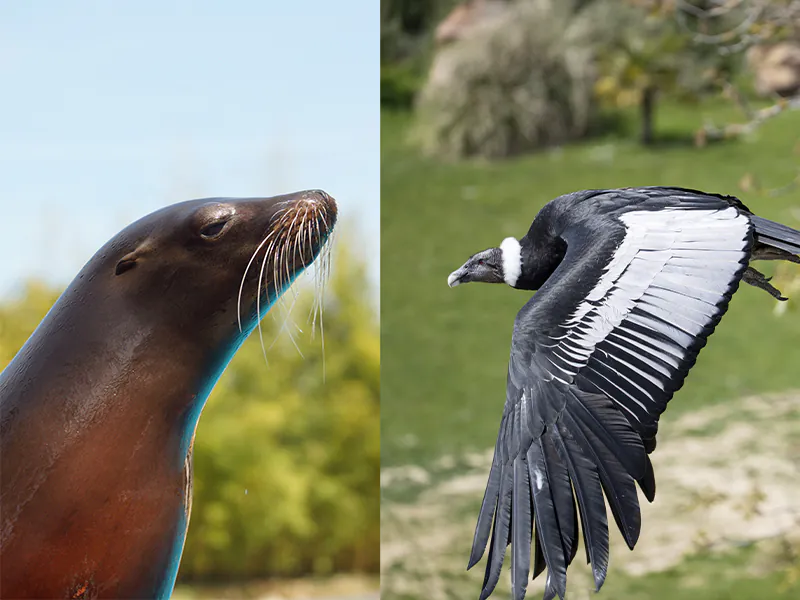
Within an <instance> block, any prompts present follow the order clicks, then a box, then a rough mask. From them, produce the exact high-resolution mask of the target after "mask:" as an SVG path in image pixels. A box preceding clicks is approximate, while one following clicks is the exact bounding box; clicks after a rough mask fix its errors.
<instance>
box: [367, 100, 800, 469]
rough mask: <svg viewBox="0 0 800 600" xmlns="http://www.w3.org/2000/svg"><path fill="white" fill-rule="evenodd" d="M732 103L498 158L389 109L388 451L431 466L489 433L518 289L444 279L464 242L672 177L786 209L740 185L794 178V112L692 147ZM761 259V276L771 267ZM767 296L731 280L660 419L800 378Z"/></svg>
mask: <svg viewBox="0 0 800 600" xmlns="http://www.w3.org/2000/svg"><path fill="white" fill-rule="evenodd" d="M624 114H625V116H626V117H627V118H628V119H629V120H635V118H636V115H635V114H632V113H631V112H630V111H627V112H625V113H624ZM736 114H737V112H736V109H735V108H734V107H732V106H729V105H727V104H723V103H720V102H717V103H704V104H702V103H701V104H698V105H696V106H691V107H689V106H683V105H676V104H674V103H665V104H664V106H663V110H662V115H661V119H660V121H661V128H662V131H663V134H664V138H665V139H669V140H671V141H670V143H669V144H667V143H666V142H665V143H664V144H662V145H659V146H656V147H653V148H647V149H643V148H642V147H640V146H639V145H638V144H635V143H632V142H627V141H620V140H618V139H614V138H612V137H607V138H605V139H599V140H593V141H592V142H581V143H577V144H573V145H570V146H567V147H565V148H563V149H559V150H554V151H550V152H545V153H540V154H536V155H531V156H526V157H522V158H518V159H514V160H509V161H503V162H499V163H492V164H482V163H481V164H474V163H458V164H447V163H441V162H439V161H436V160H432V159H428V158H425V157H423V156H421V155H420V154H419V153H418V151H417V150H416V149H415V148H413V147H410V146H409V145H408V143H407V140H406V137H407V132H408V128H409V126H410V125H411V119H410V118H409V117H408V116H407V115H405V114H394V113H384V114H383V118H382V124H381V144H382V147H381V196H382V222H383V226H382V230H381V235H382V243H383V247H384V248H387V249H391V251H386V252H384V253H383V256H382V261H383V263H382V266H383V272H384V273H391V277H386V276H384V278H383V281H382V283H381V298H382V317H381V338H382V341H383V359H384V360H383V368H382V384H381V385H382V393H381V395H382V404H381V415H382V427H383V431H382V462H383V464H384V465H409V464H414V465H423V466H426V467H432V466H434V465H436V464H438V463H437V461H438V460H439V459H440V458H441V457H442V456H450V457H459V456H461V455H463V453H464V452H466V451H468V450H476V451H484V450H485V449H487V448H490V447H491V446H492V445H493V443H494V441H495V438H496V435H497V426H498V423H499V419H500V414H501V412H502V406H503V400H504V397H505V396H504V393H505V378H506V370H507V363H508V348H509V343H510V339H511V327H512V324H513V321H514V317H515V315H516V313H517V311H518V310H519V309H520V308H521V307H522V305H523V304H524V302H525V301H526V300H527V299H528V297H529V296H528V295H527V294H526V293H524V292H519V291H517V290H511V289H508V288H504V287H503V286H490V285H483V286H481V285H467V286H462V287H458V288H456V289H449V288H448V287H447V284H446V279H447V275H448V273H450V272H451V271H452V270H454V269H455V268H457V267H458V266H460V265H461V264H462V263H463V262H464V260H465V259H466V258H467V257H468V256H470V255H471V254H473V253H474V252H476V251H478V250H482V249H484V248H489V247H492V246H496V245H497V244H498V243H499V242H500V240H502V239H503V238H504V237H506V236H517V237H519V236H521V235H523V234H524V233H525V231H526V230H527V224H530V222H531V220H532V219H533V218H534V216H535V215H536V213H537V211H538V210H539V208H540V207H541V206H542V205H543V204H544V203H545V202H546V201H548V200H550V199H552V198H554V197H556V196H558V195H560V194H563V193H566V192H571V191H574V190H579V189H585V188H602V187H622V186H636V185H657V184H662V185H681V186H686V187H693V188H699V189H704V190H708V191H715V192H722V193H729V194H737V195H739V196H740V197H741V198H742V200H743V201H744V202H745V203H746V204H747V205H748V206H750V207H751V208H752V209H753V210H755V211H757V212H758V213H759V214H761V215H762V216H764V217H766V218H772V219H775V220H778V221H783V222H786V223H797V221H796V220H795V219H796V217H795V216H794V211H796V210H797V207H798V206H800V200H798V195H797V193H796V192H795V191H792V192H789V193H785V194H782V195H778V196H774V197H771V196H768V195H766V194H763V195H762V194H759V195H755V194H753V193H742V192H741V191H740V190H739V189H738V185H737V183H738V182H739V181H740V179H741V178H742V174H743V173H746V172H748V171H750V172H755V173H758V175H759V178H760V179H761V180H762V181H763V183H764V186H765V188H774V187H778V186H782V185H784V184H785V183H786V182H787V181H791V180H792V179H793V177H794V176H795V174H796V169H797V157H796V156H793V155H792V149H793V148H794V146H795V144H796V139H797V135H796V132H797V131H798V129H800V113H798V112H793V113H791V112H790V113H786V114H785V115H783V116H781V117H780V118H777V119H775V120H773V121H769V122H766V123H765V124H764V125H763V127H762V128H761V129H759V130H758V132H757V133H756V134H755V135H754V136H753V137H752V139H749V140H748V141H747V142H744V141H742V142H735V143H727V144H718V145H713V146H708V147H706V148H704V149H702V150H699V149H695V148H694V147H692V133H693V131H695V130H696V129H697V128H698V127H699V126H700V125H701V124H702V123H703V122H704V121H705V120H707V119H713V120H715V121H722V122H725V121H726V120H731V119H732V118H734V117H735V116H736ZM762 266H763V268H764V269H765V271H767V272H768V274H771V269H772V268H774V266H775V265H773V264H771V263H764V264H763V265H762ZM787 269H791V270H793V273H797V271H798V267H797V266H796V265H788V266H787ZM787 293H788V290H787ZM775 304H776V303H775V301H774V300H772V299H771V298H770V297H769V296H768V295H767V294H765V293H764V292H762V291H761V290H756V289H754V288H751V287H750V286H747V285H743V286H742V288H741V289H740V291H739V292H737V294H736V296H735V298H734V300H733V302H732V304H731V308H730V311H729V313H728V315H727V316H726V317H725V319H723V321H722V323H721V324H720V326H719V327H718V329H717V331H716V333H715V334H714V336H713V337H712V338H711V340H710V343H709V344H708V347H707V348H705V349H704V350H703V352H702V353H701V354H700V358H699V361H698V363H697V365H696V366H695V368H694V369H693V370H692V372H691V373H690V375H689V377H688V379H687V382H686V385H685V386H684V388H683V389H682V390H681V392H680V393H679V394H677V396H676V397H675V399H674V400H672V402H671V403H670V407H669V410H668V411H667V413H666V414H665V418H666V419H671V418H673V417H674V416H675V415H678V414H679V413H681V411H686V410H691V409H692V408H694V407H696V406H699V405H702V404H709V403H713V402H721V401H724V400H726V399H728V398H730V397H739V396H741V395H745V394H751V393H760V392H765V391H777V390H784V389H787V388H796V387H797V386H798V377H797V364H798V360H800V346H799V345H798V343H797V340H798V339H800V319H798V318H797V315H798V313H797V312H788V313H787V314H786V315H785V316H783V317H780V318H778V317H776V316H775V315H774V314H773V309H774V307H775ZM776 349H779V350H778V351H776Z"/></svg>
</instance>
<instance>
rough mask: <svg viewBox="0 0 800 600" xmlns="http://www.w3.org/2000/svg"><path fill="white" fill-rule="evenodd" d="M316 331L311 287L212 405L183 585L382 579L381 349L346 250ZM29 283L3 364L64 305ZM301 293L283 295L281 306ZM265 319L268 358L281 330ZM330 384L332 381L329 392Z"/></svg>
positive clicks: (1, 338) (4, 341) (7, 334)
mask: <svg viewBox="0 0 800 600" xmlns="http://www.w3.org/2000/svg"><path fill="white" fill-rule="evenodd" d="M336 250H337V252H336V254H337V255H336V256H335V257H334V262H333V274H332V279H331V281H330V282H329V283H328V289H327V293H326V309H325V311H324V313H323V319H324V340H325V353H324V370H323V354H322V351H321V336H320V333H321V328H320V323H319V322H318V323H317V327H316V337H315V339H313V340H312V339H311V334H310V330H311V327H310V326H306V323H305V321H306V316H307V315H308V314H309V312H310V307H311V303H312V299H313V290H312V289H309V288H310V287H311V286H308V285H306V286H305V287H304V289H301V290H300V292H299V294H298V297H297V299H296V301H295V306H294V309H293V311H292V314H293V317H294V321H295V322H296V323H297V324H298V325H299V326H301V327H302V328H303V329H304V330H305V333H303V334H299V333H298V332H297V330H296V329H294V327H293V326H291V325H289V326H287V328H288V329H292V330H293V331H294V336H295V338H296V339H297V344H298V346H299V347H300V349H301V350H302V352H303V354H304V355H305V358H302V357H301V356H300V355H299V354H298V351H297V350H296V349H295V347H294V346H293V345H292V343H291V342H290V341H289V340H288V336H287V335H286V333H285V332H284V333H283V334H281V335H280V337H278V341H277V342H276V344H275V346H274V347H272V348H271V349H269V350H268V352H267V358H268V361H269V363H268V364H266V363H265V361H264V355H263V353H262V349H261V345H260V343H259V336H258V333H254V334H253V335H252V336H251V337H250V339H248V340H247V342H246V343H245V344H244V346H243V347H242V349H241V350H240V351H239V352H238V353H237V355H236V356H235V357H234V359H233V361H232V362H231V364H230V366H229V368H228V369H227V370H226V371H225V373H224V374H223V376H222V378H221V379H220V381H219V382H218V384H217V386H216V387H215V389H214V391H213V392H212V394H211V397H210V398H209V401H208V404H207V406H206V408H205V410H204V412H203V415H202V417H201V419H200V424H199V427H198V433H197V437H196V439H195V444H194V474H195V477H194V502H193V507H192V516H191V522H190V527H189V533H188V536H187V541H186V547H185V550H184V555H183V560H182V563H181V570H180V579H181V580H182V581H191V580H200V579H229V578H241V579H245V578H249V577H255V576H290V575H292V576H293V575H305V574H315V575H318V574H328V573H332V572H342V571H367V572H377V570H378V555H379V512H380V510H379V489H378V486H379V470H380V432H379V393H380V367H379V365H380V344H379V337H378V335H379V334H378V326H377V322H376V316H375V314H374V308H373V307H372V305H371V303H370V298H369V295H368V291H367V287H368V283H367V277H366V273H365V269H364V265H363V264H361V263H360V262H359V260H358V259H357V258H356V257H354V256H352V255H350V254H349V253H348V252H347V248H346V246H344V245H342V244H337V249H336ZM56 297H57V294H56V292H55V291H53V290H51V289H49V288H47V287H45V286H43V285H42V284H38V283H32V284H29V285H28V287H27V288H26V289H25V291H24V293H23V294H22V295H21V296H20V297H19V298H18V299H14V300H11V301H7V302H5V303H4V304H1V305H0V366H5V364H6V362H7V361H9V360H10V359H11V358H12V357H13V355H14V354H15V353H16V352H17V351H18V349H19V348H20V347H21V345H22V344H23V343H24V341H25V339H26V338H27V336H28V335H29V334H30V333H31V331H32V330H33V329H34V328H35V326H36V325H37V324H38V323H39V321H40V320H41V319H42V317H43V316H44V314H45V312H46V311H47V310H48V309H49V307H50V306H51V304H52V303H53V301H54V300H55V299H56ZM291 301H292V293H291V291H290V292H288V295H287V296H285V307H286V308H288V306H289V305H290V304H291ZM271 314H274V315H275V319H273V318H271V317H270V316H269V315H268V316H267V317H266V318H265V319H264V321H263V326H264V327H263V334H264V341H265V344H266V346H267V347H269V345H270V344H272V342H273V340H275V339H276V337H277V336H278V333H279V330H280V328H281V324H282V323H283V319H282V317H281V306H280V305H276V306H275V307H274V308H273V310H272V311H271ZM323 373H324V376H325V380H324V381H323Z"/></svg>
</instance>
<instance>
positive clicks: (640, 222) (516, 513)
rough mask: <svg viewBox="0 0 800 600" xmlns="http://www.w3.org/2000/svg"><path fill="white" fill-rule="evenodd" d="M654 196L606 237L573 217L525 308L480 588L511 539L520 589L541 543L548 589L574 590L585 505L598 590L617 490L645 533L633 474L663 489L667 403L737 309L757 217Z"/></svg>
mask: <svg viewBox="0 0 800 600" xmlns="http://www.w3.org/2000/svg"><path fill="white" fill-rule="evenodd" d="M650 200H652V198H650ZM650 200H648V202H646V203H644V204H642V205H641V206H639V207H638V208H634V209H633V210H628V209H626V210H627V212H626V211H620V212H618V213H617V214H616V216H613V217H611V216H609V217H608V221H607V222H606V223H604V226H603V227H602V228H594V231H595V232H596V231H602V232H603V233H602V234H601V236H602V237H600V238H597V237H595V238H594V239H591V238H589V237H588V236H587V235H586V227H585V226H584V227H581V226H576V227H574V228H572V229H567V230H566V231H565V232H564V233H563V234H562V237H563V238H564V239H565V240H566V242H567V244H568V251H567V254H566V256H565V258H564V260H563V262H562V263H561V265H559V267H558V269H556V271H555V272H554V273H553V275H551V276H550V278H549V279H548V280H547V282H546V283H545V285H544V286H543V287H542V288H541V289H540V290H539V292H538V293H537V294H536V295H535V296H534V297H533V298H532V299H531V300H530V301H529V302H528V303H527V304H526V305H525V307H523V309H522V310H521V311H520V312H519V314H518V315H517V319H516V321H515V325H514V334H513V338H512V344H511V360H510V363H509V369H508V384H507V395H506V404H505V409H504V412H503V418H502V422H501V426H500V434H499V436H498V439H497V446H496V448H495V454H494V460H493V464H492V469H491V472H490V475H489V482H488V485H487V488H486V493H485V496H484V499H483V504H482V506H481V510H480V516H479V519H478V525H477V528H476V531H475V539H474V542H473V548H472V556H471V558H470V567H471V566H472V565H474V564H475V563H476V562H477V561H478V560H480V558H481V556H482V555H483V551H484V548H485V547H486V543H487V541H488V538H489V534H490V533H491V536H492V539H491V543H490V548H489V558H488V563H487V566H486V577H485V580H484V586H483V591H482V594H481V599H485V598H487V597H488V596H489V595H490V594H491V593H492V591H493V590H494V588H495V586H496V585H497V581H498V578H499V576H500V571H501V568H502V564H503V560H504V556H505V552H506V547H507V546H508V545H509V544H511V546H512V562H511V578H512V585H513V593H514V598H516V599H521V598H523V597H524V596H525V589H526V586H527V581H528V575H529V570H530V558H531V556H530V554H531V544H532V543H533V545H534V546H535V556H534V564H533V576H534V577H536V576H537V575H538V574H539V573H541V572H542V571H543V570H544V568H545V566H546V567H547V571H548V572H547V581H546V589H545V594H544V597H545V598H546V599H552V598H554V597H555V596H556V595H557V596H559V597H561V598H563V597H564V594H565V589H566V571H567V567H568V565H569V564H570V563H571V561H572V559H573V558H574V556H575V553H576V551H577V545H578V515H580V521H581V528H582V531H583V538H584V545H585V547H586V552H587V559H588V561H589V562H590V563H591V564H592V571H593V574H594V580H595V585H596V588H597V589H598V590H599V589H600V586H602V584H603V581H604V580H605V576H606V570H607V566H608V559H609V541H608V522H607V518H606V507H605V502H604V495H605V500H607V501H608V504H609V506H610V508H611V513H612V514H613V516H614V518H615V520H616V522H617V526H618V527H619V529H620V531H621V532H622V534H623V537H624V538H625V541H626V542H627V544H628V546H629V547H630V548H633V546H634V544H635V543H636V541H637V539H638V536H639V530H640V525H641V520H640V513H639V502H638V499H637V494H636V487H635V483H634V482H638V483H639V486H640V487H641V488H642V491H643V492H644V494H645V496H646V497H647V498H648V500H650V501H652V499H653V496H654V494H655V481H654V478H653V471H652V467H651V464H650V460H649V457H648V453H649V452H651V451H652V450H653V448H655V436H656V432H657V428H658V418H659V415H660V414H661V413H662V412H663V411H664V409H665V408H666V405H667V402H668V401H669V400H670V398H671V397H672V395H673V393H674V392H675V391H676V390H677V389H678V388H680V386H681V385H682V384H683V381H684V378H685V377H686V374H687V373H688V371H689V369H690V368H691V367H692V365H693V364H694V362H695V360H696V358H697V354H698V352H699V351H700V349H701V348H702V347H703V346H704V345H705V342H706V338H707V337H708V336H709V335H710V334H711V333H712V332H713V330H714V327H715V326H716V324H717V323H718V322H719V320H720V318H721V317H722V315H723V314H724V313H725V311H726V309H727V306H728V301H729V300H730V297H731V295H732V294H733V293H734V292H735V290H736V288H737V287H738V285H739V280H740V279H741V277H742V273H743V271H744V269H745V267H746V265H747V261H748V259H749V256H750V249H751V244H752V226H751V223H750V218H749V215H748V214H746V213H744V212H742V211H740V210H739V208H738V207H736V206H732V205H731V203H730V202H728V201H726V200H725V199H722V198H715V197H710V196H705V197H703V198H702V199H701V200H698V199H697V198H692V199H691V200H692V201H691V202H683V203H679V202H674V201H673V202H671V203H669V202H664V203H663V204H664V206H663V207H662V208H661V209H660V210H657V211H653V210H650V209H649V208H651V207H650ZM670 204H671V205H670ZM645 207H647V208H645ZM576 290H577V291H579V292H580V293H576ZM570 298H576V299H575V300H573V301H572V302H570ZM576 500H577V510H576ZM532 529H533V532H532Z"/></svg>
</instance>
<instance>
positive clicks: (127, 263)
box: [114, 250, 139, 275]
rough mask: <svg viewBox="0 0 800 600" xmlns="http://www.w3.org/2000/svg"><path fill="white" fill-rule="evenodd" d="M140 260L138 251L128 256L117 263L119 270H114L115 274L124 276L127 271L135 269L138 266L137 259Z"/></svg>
mask: <svg viewBox="0 0 800 600" xmlns="http://www.w3.org/2000/svg"><path fill="white" fill-rule="evenodd" d="M138 258H139V253H138V252H137V251H136V250H134V251H133V252H130V253H128V254H126V255H125V256H123V257H122V258H121V259H120V261H119V262H118V263H117V268H116V269H115V270H114V274H115V275H122V274H123V273H125V272H126V271H130V270H131V269H132V268H133V267H135V266H136V259H138Z"/></svg>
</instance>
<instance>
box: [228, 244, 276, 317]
mask: <svg viewBox="0 0 800 600" xmlns="http://www.w3.org/2000/svg"><path fill="white" fill-rule="evenodd" d="M276 233H277V231H276V230H273V231H270V232H269V233H268V234H267V237H265V238H264V239H263V240H262V241H261V243H260V244H259V245H258V248H256V249H255V251H254V252H253V255H252V256H251V257H250V261H249V262H248V263H247V266H246V267H245V269H244V274H243V275H242V282H241V283H240V284H239V296H238V299H237V301H236V320H237V321H238V323H239V333H242V331H243V330H242V292H243V290H244V282H245V279H246V278H247V272H248V271H249V270H250V266H251V265H252V264H253V261H254V260H255V258H256V256H258V251H259V250H261V248H263V247H264V244H266V243H267V241H268V240H269V238H270V237H272V236H273V235H275V234H276ZM260 288H261V286H260V285H259V289H260Z"/></svg>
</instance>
